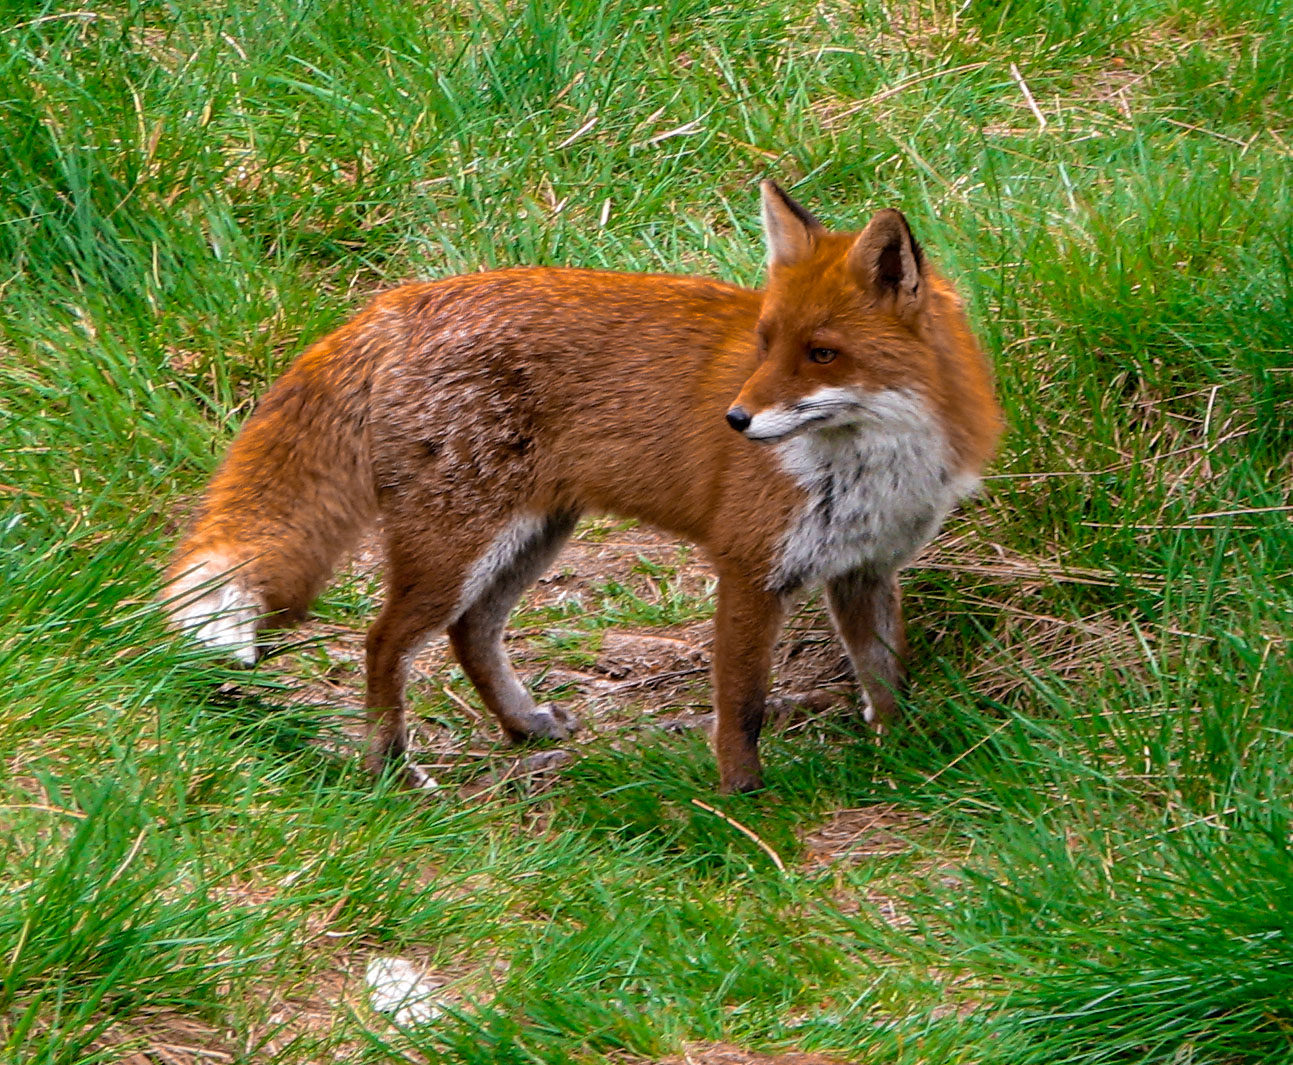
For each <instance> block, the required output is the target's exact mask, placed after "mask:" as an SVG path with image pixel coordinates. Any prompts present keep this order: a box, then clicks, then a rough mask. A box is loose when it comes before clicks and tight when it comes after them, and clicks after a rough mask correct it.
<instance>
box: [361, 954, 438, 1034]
mask: <svg viewBox="0 0 1293 1065" xmlns="http://www.w3.org/2000/svg"><path fill="white" fill-rule="evenodd" d="M366 979H367V982H368V999H369V1002H370V1003H371V1004H372V1007H373V1009H375V1010H376V1011H377V1012H378V1013H386V1014H389V1015H390V1016H391V1019H392V1020H394V1021H395V1023H396V1024H398V1025H400V1026H401V1027H404V1028H409V1027H412V1026H413V1025H415V1024H426V1023H427V1022H428V1021H433V1020H435V1019H436V1018H437V1017H439V1016H440V1014H441V1012H442V1011H441V1010H440V1008H439V1007H438V1006H437V1005H436V1002H435V988H434V987H433V986H432V985H431V984H429V983H427V982H426V981H425V980H424V979H423V978H422V974H421V973H420V972H419V971H418V969H417V968H416V967H415V966H414V965H413V964H412V962H408V961H405V960H404V959H403V958H373V959H372V960H371V961H369V963H368V971H367V974H366Z"/></svg>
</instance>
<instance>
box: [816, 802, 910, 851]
mask: <svg viewBox="0 0 1293 1065" xmlns="http://www.w3.org/2000/svg"><path fill="white" fill-rule="evenodd" d="M928 822H929V818H928V817H926V816H925V815H924V814H920V813H916V812H915V811H913V810H907V809H904V808H903V807H901V806H898V805H897V804H895V803H887V802H882V803H876V804H875V805H874V806H862V807H857V808H855V809H847V810H836V811H835V812H834V813H833V814H831V816H830V818H829V820H827V822H826V823H825V824H823V825H820V826H818V827H817V828H815V829H814V830H813V831H812V832H810V833H808V835H806V836H805V837H804V852H805V854H806V857H807V861H808V863H809V864H810V865H828V864H831V863H834V862H843V861H847V862H859V861H863V860H865V859H867V858H877V857H892V856H893V855H895V854H902V853H904V852H905V851H908V850H910V849H911V846H912V845H911V842H910V837H911V835H912V834H913V833H915V832H917V831H919V830H920V829H921V828H922V827H923V826H924V825H926V824H927V823H928Z"/></svg>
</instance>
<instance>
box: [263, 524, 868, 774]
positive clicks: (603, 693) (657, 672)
mask: <svg viewBox="0 0 1293 1065" xmlns="http://www.w3.org/2000/svg"><path fill="white" fill-rule="evenodd" d="M660 573H666V574H667V575H668V576H667V578H662V577H659V576H657V574H660ZM380 575H381V547H380V541H379V540H378V538H377V537H375V536H374V537H370V538H369V539H368V540H367V541H366V542H365V543H364V544H363V545H362V547H361V548H360V550H359V551H358V552H356V555H355V557H354V559H353V561H352V562H351V564H350V565H349V567H348V568H347V569H346V570H345V571H344V572H343V573H342V574H340V575H339V577H338V582H339V583H342V584H349V585H350V586H351V587H356V588H359V589H361V590H362V591H363V592H364V594H365V595H371V596H372V597H373V598H379V592H380ZM608 583H615V584H619V585H623V586H624V587H626V588H628V589H630V590H631V591H632V592H633V594H634V595H635V596H637V597H638V598H639V599H641V600H642V601H643V602H645V603H661V602H662V601H663V597H664V596H665V595H666V594H673V595H677V594H679V593H681V594H684V595H686V596H688V597H691V598H694V599H697V600H701V599H703V598H704V597H706V596H709V595H711V594H712V592H713V589H714V585H715V578H714V575H713V571H712V570H711V569H710V567H709V566H708V564H707V563H706V562H705V561H704V560H703V559H702V558H700V557H699V556H698V555H696V553H695V552H694V551H693V550H692V549H691V548H690V547H689V546H687V545H686V544H684V543H683V542H680V541H677V540H673V539H671V538H669V537H667V536H664V535H662V534H660V533H658V532H655V531H654V530H652V529H650V528H646V527H643V526H627V527H625V526H623V525H622V524H617V523H607V522H592V523H589V524H587V525H585V526H583V527H581V530H580V532H579V534H578V535H577V536H576V537H575V538H574V539H572V540H571V542H570V543H569V544H568V545H567V546H566V548H565V549H564V550H563V551H562V553H561V555H560V557H559V558H558V560H557V562H556V564H555V565H554V567H553V569H552V571H551V572H549V573H548V574H547V575H546V576H544V577H543V578H541V579H540V580H539V581H538V582H537V583H536V584H535V585H534V587H533V588H531V589H530V591H529V592H528V593H527V594H526V596H525V597H524V599H523V600H522V603H521V607H520V612H521V614H522V616H523V614H524V611H526V610H534V609H536V608H542V607H551V606H555V605H560V604H563V603H567V602H570V601H572V600H577V601H579V602H584V603H590V604H595V603H597V602H598V600H599V598H600V597H601V596H602V595H603V594H604V592H603V588H604V586H605V585H607V584H608ZM560 628H561V626H560V623H553V624H551V625H548V624H541V625H537V626H533V627H529V628H527V627H524V625H522V626H521V627H515V626H514V627H512V628H510V629H509V631H508V633H507V635H506V639H507V646H508V652H509V654H510V655H511V657H512V660H513V663H514V664H515V667H516V670H517V673H518V674H519V675H520V676H521V678H522V681H523V683H527V684H529V685H530V686H531V687H532V688H533V689H534V690H535V691H536V693H540V694H542V693H551V696H550V697H551V698H553V699H554V700H555V701H558V702H560V703H561V704H562V705H564V706H566V707H567V708H569V709H570V710H572V711H574V712H575V713H576V714H577V715H578V716H579V718H580V721H581V723H582V726H583V729H582V732H581V733H580V737H577V738H576V743H575V746H577V744H578V741H579V739H580V738H583V739H587V738H588V737H589V736H595V735H596V734H597V733H598V732H603V731H607V730H618V729H624V728H637V727H640V726H642V725H643V724H644V723H649V724H650V725H652V726H657V725H663V726H664V727H684V726H693V725H696V726H699V727H707V724H708V722H709V720H710V718H709V716H708V715H707V714H706V712H707V711H708V710H709V709H710V699H711V693H710V666H711V655H712V645H713V625H712V622H711V621H710V620H709V619H707V618H701V619H694V620H688V621H686V622H685V623H681V624H677V625H672V626H652V627H640V626H637V627H634V626H617V627H615V628H611V629H608V630H606V631H605V632H604V633H603V634H602V635H601V640H600V645H599V646H597V649H596V652H595V657H594V658H593V660H592V661H591V662H590V663H589V664H588V665H585V666H578V667H574V666H570V665H567V664H564V663H563V664H558V665H555V666H554V665H553V664H552V653H551V650H550V649H549V648H548V647H546V646H545V643H544V640H543V639H542V638H543V637H545V636H548V635H550V634H551V633H552V632H553V631H559V630H560ZM291 638H292V642H293V643H297V641H301V643H302V644H303V645H304V646H305V647H306V648H308V647H309V646H311V645H314V646H317V647H318V648H320V649H321V650H322V652H323V654H321V655H319V656H318V657H317V658H316V659H314V660H313V663H312V660H311V659H310V657H309V656H310V652H309V650H308V649H304V650H302V651H301V652H300V654H299V655H289V656H284V657H283V658H282V659H280V661H281V662H282V670H283V673H284V674H289V675H290V679H291V681H292V683H293V685H294V688H295V695H294V698H295V700H296V701H297V702H298V703H299V704H300V705H305V706H313V707H323V706H326V707H334V708H336V709H337V710H338V711H339V713H338V714H337V715H336V724H337V726H338V728H339V729H340V733H341V735H342V737H343V739H342V740H341V741H340V742H337V741H334V742H332V744H331V746H332V747H333V748H334V749H335V751H336V753H337V754H338V755H344V754H346V753H347V750H357V749H359V748H360V747H361V746H362V742H363V731H364V730H363V709H362V708H363V684H364V678H363V660H364V628H363V626H362V625H359V624H357V625H356V626H354V627H349V626H346V625H339V624H337V623H335V622H327V621H322V620H320V619H317V618H312V619H310V620H308V621H307V622H306V623H305V624H304V625H303V626H301V628H300V629H299V630H297V631H296V632H295V633H294V634H293V635H292V637H291ZM589 642H590V644H595V641H594V640H592V639H591V638H590V640H589ZM311 664H318V665H320V666H321V668H319V669H317V670H316V671H314V672H310V671H309V666H310V665H311ZM303 667H304V668H303ZM450 668H456V667H455V666H454V662H453V656H452V654H451V653H450V651H449V647H448V641H447V640H446V639H445V638H444V637H443V636H439V637H437V638H435V639H433V640H431V641H430V643H428V644H427V646H426V647H425V648H424V649H423V650H422V651H421V652H420V653H419V654H418V655H417V657H416V658H415V659H414V660H413V663H412V669H411V677H410V692H411V693H413V694H414V695H416V693H417V691H418V690H419V688H420V689H422V690H423V691H425V690H426V688H427V687H428V686H430V687H432V688H433V689H434V690H436V691H438V692H440V693H442V694H444V695H445V696H447V697H448V698H449V699H450V701H451V702H453V703H454V705H455V706H456V707H457V713H460V716H461V718H462V719H463V720H461V721H455V722H454V724H453V728H452V730H451V729H446V728H445V727H442V725H440V724H437V723H436V722H434V721H430V720H426V719H422V720H418V719H416V716H415V717H414V719H413V720H412V721H411V725H412V730H413V737H412V741H413V744H414V748H415V751H416V756H417V758H418V760H419V762H420V763H422V764H423V765H425V766H426V767H427V770H428V772H429V773H430V774H431V775H432V776H433V777H434V776H435V774H436V771H437V769H439V770H444V769H446V768H447V767H449V766H461V765H462V764H463V763H464V761H466V762H477V761H479V762H480V763H481V765H482V769H483V772H482V774H481V776H480V778H479V779H478V780H477V781H474V782H473V783H472V784H471V785H468V790H469V791H470V792H471V793H472V794H483V793H487V792H490V791H492V790H493V789H496V788H498V787H499V786H501V785H503V784H507V783H508V782H512V785H509V786H514V785H519V786H524V787H526V788H531V787H534V786H536V785H537V786H541V785H542V781H543V780H544V779H545V778H550V776H551V775H552V774H554V773H556V772H559V770H560V765H561V764H563V763H564V762H565V761H568V760H569V758H570V757H571V754H570V753H569V752H567V751H565V750H563V751H549V752H541V754H540V755H538V756H535V757H538V758H539V759H540V760H541V761H542V764H541V765H540V764H531V763H533V762H534V759H533V758H526V757H520V758H504V759H503V760H501V761H500V760H499V758H498V753H497V743H498V740H499V735H498V731H497V726H496V725H495V723H494V722H493V720H492V719H491V718H490V716H489V714H488V713H487V712H485V711H483V710H482V709H481V708H480V707H479V704H478V701H477V700H476V698H475V696H474V695H472V694H470V693H468V694H467V696H466V697H464V696H463V694H460V692H461V691H464V690H466V689H464V688H463V687H462V686H461V685H460V684H457V683H456V682H455V683H453V684H450V683H448V681H449V679H450V677H449V674H448V672H447V671H448V670H449V669H450ZM773 688H774V693H775V694H774V696H773V698H772V701H771V704H770V707H769V710H770V723H769V724H770V727H772V728H777V727H788V726H793V725H794V724H795V723H796V722H802V721H804V720H805V719H811V717H813V716H814V715H817V714H820V713H824V712H827V711H830V710H831V709H832V708H833V707H835V706H837V705H838V704H840V703H841V702H844V701H846V700H847V699H848V698H850V696H851V693H853V692H854V691H855V688H854V685H853V681H852V675H851V672H850V669H849V665H848V661H847V659H846V658H845V656H844V653H843V651H842V649H841V647H840V645H839V643H838V641H837V640H836V639H835V635H834V632H833V630H832V629H831V627H830V623H829V621H828V620H827V618H826V617H825V614H824V612H823V610H822V609H821V606H820V604H819V603H817V602H816V601H813V602H810V603H808V604H806V605H805V606H804V607H803V608H802V609H800V610H799V611H798V612H797V613H796V614H795V615H794V616H793V617H792V618H791V619H790V621H789V623H788V624H787V626H786V630H785V633H784V635H783V636H782V639H781V640H780V642H779V643H778V646H777V650H776V655H775V658H774V683H773ZM455 689H458V690H455ZM464 724H465V725H466V726H467V731H466V732H465V733H464V730H463V727H462V726H463V725H464ZM491 752H492V753H491Z"/></svg>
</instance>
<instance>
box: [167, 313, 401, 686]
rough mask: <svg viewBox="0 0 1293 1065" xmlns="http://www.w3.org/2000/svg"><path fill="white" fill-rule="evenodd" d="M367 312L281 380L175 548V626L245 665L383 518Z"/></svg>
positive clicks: (170, 605)
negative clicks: (267, 634) (371, 427)
mask: <svg viewBox="0 0 1293 1065" xmlns="http://www.w3.org/2000/svg"><path fill="white" fill-rule="evenodd" d="M373 317H374V316H373V315H372V313H371V312H366V313H365V314H362V315H360V316H359V317H358V318H356V319H355V320H353V321H352V322H350V323H349V324H348V325H346V326H343V327H342V328H341V329H339V330H337V331H336V332H335V333H333V334H331V335H330V336H328V337H325V338H324V339H323V340H321V341H319V342H318V343H317V344H315V345H314V346H312V347H311V348H309V349H308V350H307V351H306V352H305V353H304V354H302V355H301V357H300V358H298V359H297V361H296V362H295V363H293V365H292V366H291V368H290V369H288V371H287V372H286V373H285V374H284V375H283V376H282V377H281V378H280V379H279V380H278V381H277V382H276V383H275V385H274V386H273V387H272V388H271V389H270V391H269V392H268V394H267V395H266V396H265V398H264V399H263V400H262V401H261V404H260V406H259V408H258V409H257V410H256V413H255V414H253V415H252V417H251V418H250V419H248V421H247V424H246V425H245V426H244V427H243V429H242V432H241V433H239V435H238V437H237V439H236V440H235V441H234V443H233V446H232V447H231V448H230V449H229V454H228V455H227V456H226V457H225V460H224V462H223V463H222V464H221V466H220V468H219V469H218V470H217V471H216V474H215V476H214V477H213V478H212V479H211V483H210V484H209V485H208V486H207V489H206V493H205V494H204V496H203V498H202V501H201V503H200V505H199V507H198V510H197V513H196V515H195V517H194V520H193V524H192V527H191V528H190V529H189V531H188V534H187V535H186V536H185V537H184V539H183V540H182V541H181V542H180V545H179V547H177V548H176V551H175V555H174V558H173V559H172V561H171V565H170V568H169V570H168V574H167V578H168V580H167V586H166V590H165V592H164V599H165V600H166V608H167V610H168V611H169V612H170V615H171V622H172V624H173V625H174V626H175V627H176V628H179V629H182V630H185V631H187V632H189V633H190V634H192V635H193V636H194V637H195V638H196V639H198V640H200V641H202V642H203V643H206V644H208V645H210V646H211V647H214V648H216V649H219V650H221V651H223V652H225V653H227V654H229V655H230V656H232V657H233V658H236V659H238V660H239V661H242V662H245V663H247V664H251V663H252V662H254V661H255V660H256V655H257V647H256V635H257V633H258V632H259V631H260V630H261V629H263V628H266V627H269V626H273V627H278V626H282V625H285V624H290V623H292V622H294V621H297V620H299V619H300V618H301V617H302V616H303V615H304V614H305V611H306V610H307V609H308V608H309V606H310V603H311V602H312V601H313V600H314V598H315V596H317V595H318V593H319V591H320V590H321V589H322V588H323V585H324V583H325V582H326V581H327V579H328V578H329V577H330V576H331V575H332V572H333V570H334V569H335V568H336V567H337V565H338V564H339V563H340V561H341V559H342V557H343V556H344V555H345V554H346V553H347V552H348V551H350V549H351V548H353V547H354V545H355V542H356V540H357V539H358V538H359V536H360V535H361V533H362V532H363V531H364V529H365V528H366V527H367V526H368V525H369V524H371V522H372V521H373V520H374V517H375V515H376V510H377V501H376V497H375V494H374V488H373V473H372V464H371V461H370V458H369V447H368V433H367V420H368V403H369V392H370V386H371V380H372V374H373V368H374V365H375V363H376V362H377V360H378V358H379V357H380V354H381V350H382V347H383V345H382V343H381V339H382V338H381V337H380V336H377V335H374V332H375V331H374V328H373Z"/></svg>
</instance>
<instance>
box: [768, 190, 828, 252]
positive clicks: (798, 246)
mask: <svg viewBox="0 0 1293 1065" xmlns="http://www.w3.org/2000/svg"><path fill="white" fill-rule="evenodd" d="M759 191H760V193H762V205H763V234H764V236H765V237H766V238H767V241H768V262H769V263H771V264H772V265H774V266H787V265H789V264H790V263H796V262H802V261H803V260H805V259H807V258H808V257H809V256H810V255H811V254H812V252H813V238H814V237H815V236H816V235H817V234H818V233H825V232H826V227H825V226H823V225H822V224H821V223H820V222H819V221H817V219H816V218H814V217H813V216H812V215H811V214H809V213H808V212H807V211H805V210H804V209H803V208H802V207H800V206H799V204H797V203H795V201H794V200H792V199H791V198H790V197H789V196H787V195H786V193H785V190H783V189H782V188H781V186H780V185H778V184H777V183H776V182H775V181H764V182H762V183H761V184H760V185H759Z"/></svg>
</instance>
